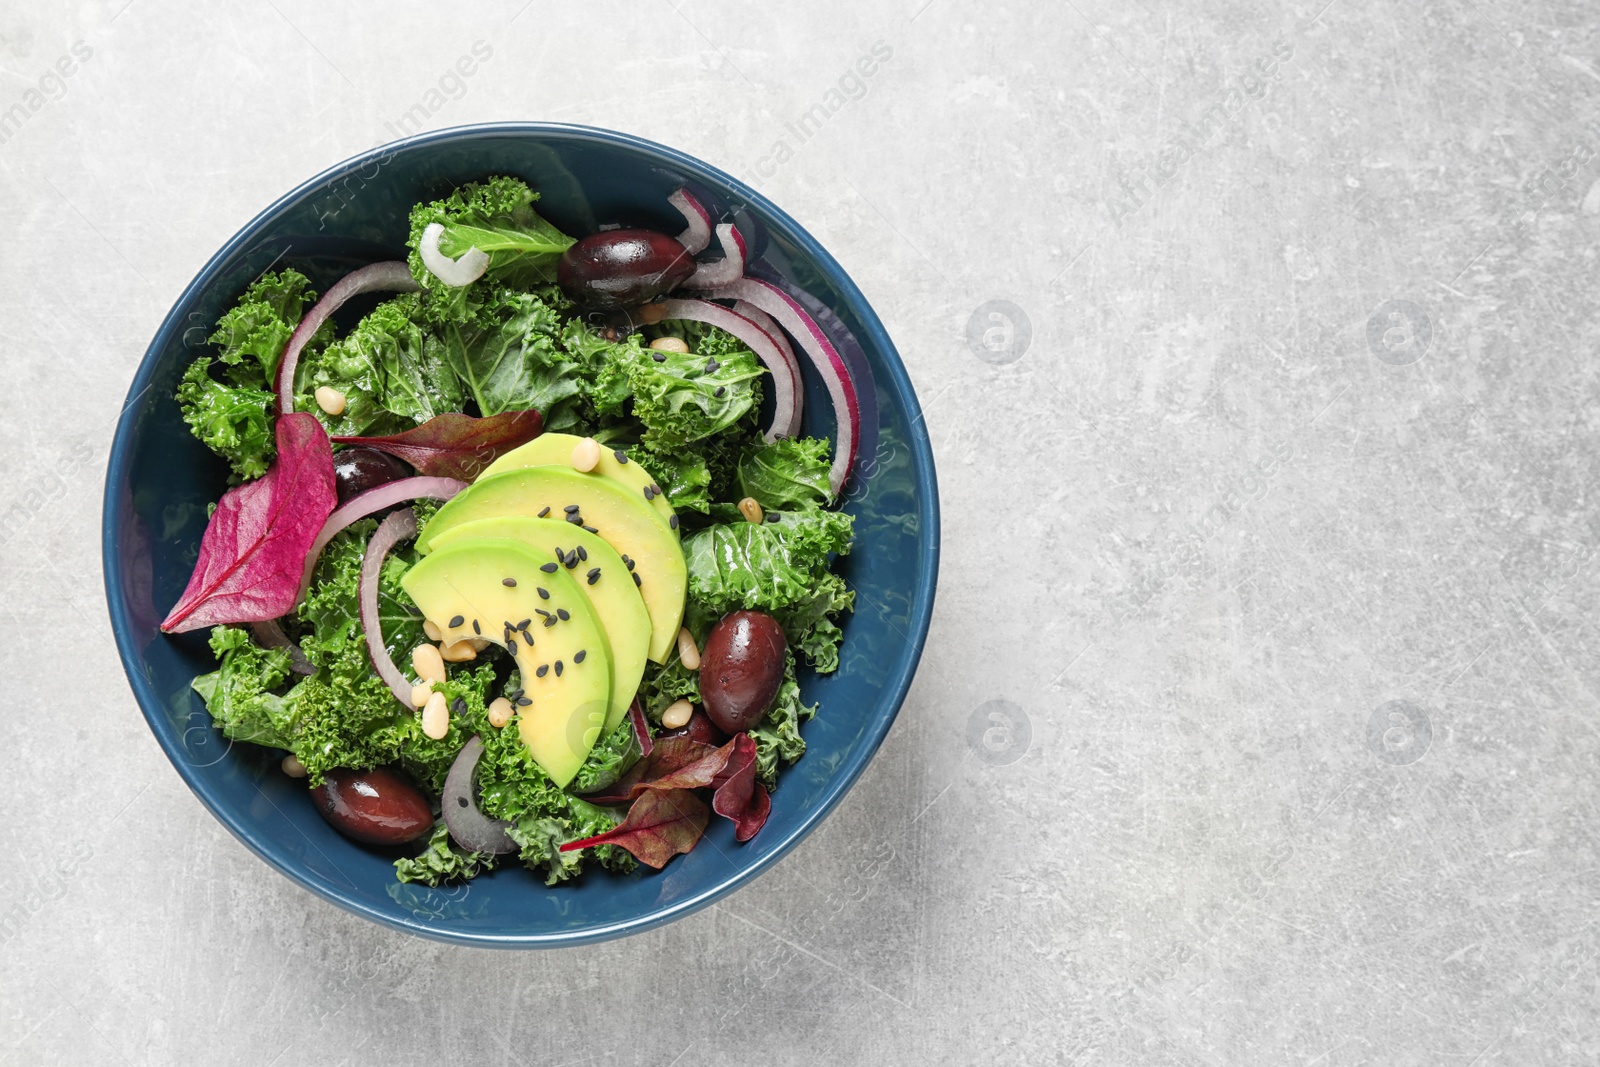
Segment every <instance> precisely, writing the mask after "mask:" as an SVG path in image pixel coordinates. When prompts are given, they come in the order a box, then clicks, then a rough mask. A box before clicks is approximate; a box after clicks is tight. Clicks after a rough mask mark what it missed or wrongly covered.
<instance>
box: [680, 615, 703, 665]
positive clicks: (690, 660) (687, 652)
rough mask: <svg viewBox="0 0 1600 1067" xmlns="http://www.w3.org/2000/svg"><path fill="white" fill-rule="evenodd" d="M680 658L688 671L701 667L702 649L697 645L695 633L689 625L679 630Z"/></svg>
mask: <svg viewBox="0 0 1600 1067" xmlns="http://www.w3.org/2000/svg"><path fill="white" fill-rule="evenodd" d="M678 660H679V661H680V662H681V663H682V664H683V669H684V670H686V671H697V670H699V669H700V649H699V648H697V647H696V646H695V643H694V634H692V633H690V632H689V628H688V627H687V626H684V627H682V628H680V629H679V630H678Z"/></svg>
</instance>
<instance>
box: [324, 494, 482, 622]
mask: <svg viewBox="0 0 1600 1067" xmlns="http://www.w3.org/2000/svg"><path fill="white" fill-rule="evenodd" d="M466 487H467V483H466V482H458V481H456V480H455V479H454V478H396V479H395V480H394V481H392V482H384V483H383V484H382V485H376V486H373V487H372V488H371V489H368V490H367V491H366V492H365V493H358V494H356V495H355V496H353V497H351V498H350V499H349V500H347V501H345V503H344V504H342V505H341V506H339V507H337V508H334V509H333V514H332V515H329V516H328V521H327V522H325V523H323V524H322V530H321V532H319V533H318V534H317V539H316V540H315V541H313V542H311V551H310V552H307V553H306V569H305V570H304V571H303V572H301V575H300V595H299V597H298V598H297V602H298V601H299V600H304V599H305V596H306V590H307V589H309V588H310V587H311V575H312V573H313V572H314V571H315V570H316V569H317V560H318V559H320V558H321V557H322V550H323V549H324V548H327V547H328V542H329V541H332V540H333V538H334V535H335V534H337V533H338V532H339V531H340V530H342V529H344V528H345V527H346V526H349V525H350V524H351V523H352V522H355V521H356V520H357V519H364V518H366V517H367V516H368V515H371V514H372V513H373V512H375V511H382V510H383V509H384V508H388V507H393V506H394V505H396V504H404V503H405V502H406V501H407V500H449V499H450V498H451V497H453V496H455V495H456V494H457V493H459V492H461V490H463V489H465V488H466Z"/></svg>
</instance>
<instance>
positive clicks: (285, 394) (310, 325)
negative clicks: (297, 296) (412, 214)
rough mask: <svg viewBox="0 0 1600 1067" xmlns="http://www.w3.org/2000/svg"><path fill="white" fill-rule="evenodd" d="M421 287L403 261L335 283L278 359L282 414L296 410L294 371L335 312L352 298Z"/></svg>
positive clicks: (377, 266) (378, 265) (373, 267)
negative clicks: (308, 344) (316, 335)
mask: <svg viewBox="0 0 1600 1067" xmlns="http://www.w3.org/2000/svg"><path fill="white" fill-rule="evenodd" d="M419 288H420V286H418V285H417V280H416V279H415V278H413V277H412V276H411V268H410V267H408V266H406V263H405V260H402V259H392V260H386V261H384V262H382V263H372V264H369V265H367V266H365V267H362V268H360V269H359V270H353V271H351V272H350V273H349V274H346V275H345V276H344V277H343V278H340V279H339V280H338V281H337V282H335V283H334V284H333V287H332V288H331V289H329V290H328V291H327V292H326V293H323V294H322V299H321V300H318V301H317V302H316V303H315V304H313V305H311V310H310V311H308V312H306V314H305V318H303V319H301V320H300V325H298V326H296V327H295V328H294V333H292V334H290V335H289V341H288V343H287V344H285V345H284V346H283V355H281V356H279V357H278V374H277V377H276V378H274V379H273V391H274V392H276V393H277V394H278V414H279V415H285V414H288V413H289V412H291V411H293V410H294V372H295V369H296V368H298V367H299V366H300V353H301V352H302V351H303V350H304V349H305V347H306V342H307V341H309V340H311V336H312V334H314V333H316V332H317V331H318V330H320V329H321V328H322V324H323V323H325V322H327V321H328V319H329V318H331V317H332V315H333V313H334V312H335V311H338V310H339V309H340V308H341V307H343V306H344V305H345V304H346V302H348V301H349V300H350V298H351V297H354V296H360V295H361V294H362V293H373V292H383V291H387V292H397V293H414V292H416V291H417V289H419Z"/></svg>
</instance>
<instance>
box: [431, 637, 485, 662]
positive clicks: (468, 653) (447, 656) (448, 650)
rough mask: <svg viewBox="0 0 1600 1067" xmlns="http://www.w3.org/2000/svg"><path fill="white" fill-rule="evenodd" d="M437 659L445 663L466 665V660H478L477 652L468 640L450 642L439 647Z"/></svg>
mask: <svg viewBox="0 0 1600 1067" xmlns="http://www.w3.org/2000/svg"><path fill="white" fill-rule="evenodd" d="M439 658H440V659H442V660H444V661H445V662H446V663H466V662H467V661H468V660H474V659H477V658H478V650H477V649H475V648H473V647H472V641H471V639H470V638H469V639H468V640H465V641H452V642H450V643H449V644H448V645H440V646H439Z"/></svg>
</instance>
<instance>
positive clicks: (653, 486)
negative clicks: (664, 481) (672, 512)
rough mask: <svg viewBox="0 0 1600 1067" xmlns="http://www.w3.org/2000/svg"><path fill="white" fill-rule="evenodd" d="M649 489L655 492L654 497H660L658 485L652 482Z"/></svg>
mask: <svg viewBox="0 0 1600 1067" xmlns="http://www.w3.org/2000/svg"><path fill="white" fill-rule="evenodd" d="M650 488H652V489H654V490H655V491H656V496H660V495H661V487H660V486H659V485H656V484H655V483H654V482H652V483H651V484H650Z"/></svg>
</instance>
